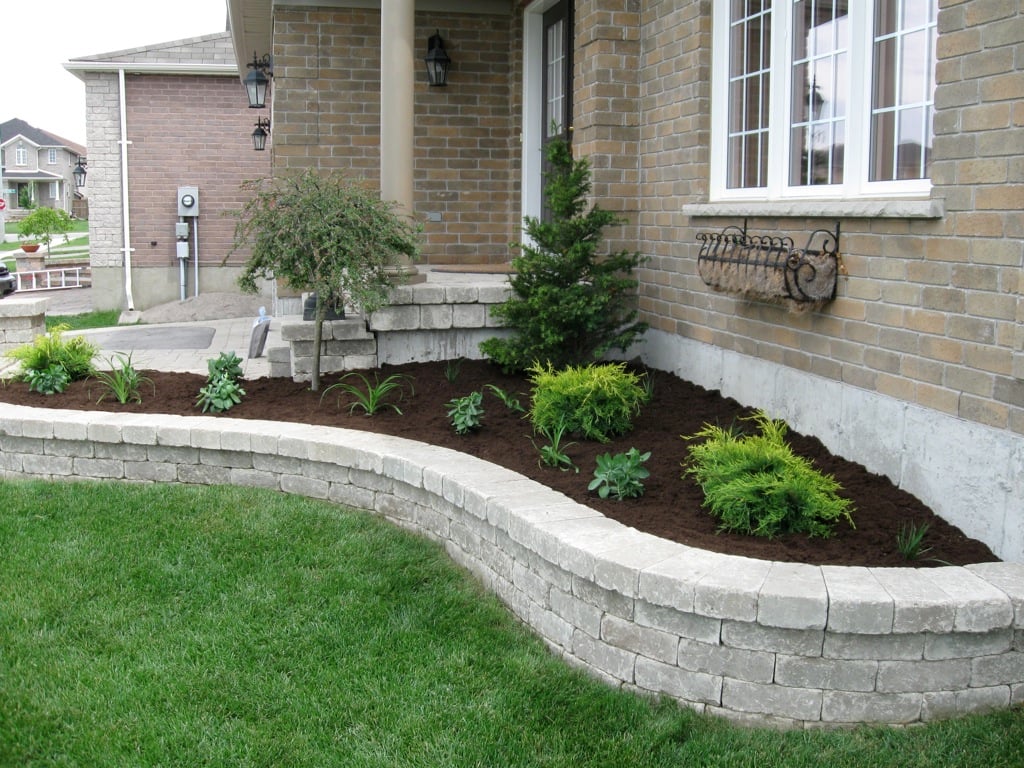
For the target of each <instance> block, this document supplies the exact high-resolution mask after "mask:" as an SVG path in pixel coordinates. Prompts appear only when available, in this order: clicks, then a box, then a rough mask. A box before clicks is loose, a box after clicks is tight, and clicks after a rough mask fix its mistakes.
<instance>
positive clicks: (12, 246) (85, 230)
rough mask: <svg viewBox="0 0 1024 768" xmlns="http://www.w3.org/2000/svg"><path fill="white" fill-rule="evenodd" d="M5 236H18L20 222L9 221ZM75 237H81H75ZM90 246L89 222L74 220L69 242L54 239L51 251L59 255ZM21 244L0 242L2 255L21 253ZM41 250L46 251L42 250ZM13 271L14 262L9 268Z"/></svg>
mask: <svg viewBox="0 0 1024 768" xmlns="http://www.w3.org/2000/svg"><path fill="white" fill-rule="evenodd" d="M4 231H5V234H8V235H16V234H18V222H16V221H8V222H7V223H6V225H5V226H4ZM75 235H81V236H80V237H75ZM88 245H89V222H88V221H87V220H85V219H74V220H73V221H72V226H71V231H70V232H69V233H68V241H67V242H64V239H63V238H62V237H61V236H57V237H55V238H54V240H53V242H52V243H51V244H50V249H51V251H52V252H53V253H54V254H55V255H59V252H60V251H61V250H63V249H65V248H83V247H86V246H88ZM20 250H21V243H20V242H18V241H15V242H13V243H8V242H0V253H9V252H11V251H20ZM40 250H46V249H45V248H41V249H40ZM9 268H10V269H11V270H12V271H13V269H14V266H13V261H12V264H11V266H10V267H9Z"/></svg>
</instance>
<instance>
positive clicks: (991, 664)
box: [970, 651, 1024, 688]
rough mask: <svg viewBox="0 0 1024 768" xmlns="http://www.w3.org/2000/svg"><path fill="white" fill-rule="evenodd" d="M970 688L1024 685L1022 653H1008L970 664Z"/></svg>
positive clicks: (983, 657)
mask: <svg viewBox="0 0 1024 768" xmlns="http://www.w3.org/2000/svg"><path fill="white" fill-rule="evenodd" d="M970 663H971V687H972V688H978V687H982V686H992V685H1020V684H1021V683H1024V653H1021V652H1020V651H1008V652H1006V653H1000V654H998V655H996V656H982V657H981V658H977V659H973V660H972V661H971V662H970Z"/></svg>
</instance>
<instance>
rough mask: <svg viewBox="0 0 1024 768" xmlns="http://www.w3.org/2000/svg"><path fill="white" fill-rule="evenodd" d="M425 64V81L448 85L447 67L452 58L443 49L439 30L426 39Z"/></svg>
mask: <svg viewBox="0 0 1024 768" xmlns="http://www.w3.org/2000/svg"><path fill="white" fill-rule="evenodd" d="M423 63H424V64H426V65H427V82H428V83H430V84H431V85H448V67H449V66H450V65H451V63H452V60H451V59H450V58H449V57H448V54H447V53H446V52H445V50H444V40H442V39H441V31H440V30H438V31H437V33H435V34H433V35H431V36H430V39H429V40H427V55H426V57H425V58H424V59H423Z"/></svg>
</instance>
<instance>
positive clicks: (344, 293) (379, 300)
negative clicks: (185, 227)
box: [229, 169, 419, 391]
mask: <svg viewBox="0 0 1024 768" xmlns="http://www.w3.org/2000/svg"><path fill="white" fill-rule="evenodd" d="M243 189H246V190H247V191H248V192H249V193H250V194H251V197H250V199H249V202H248V203H246V205H245V207H244V208H243V209H242V210H241V211H237V212H235V215H236V216H237V218H238V223H237V225H236V227H235V244H234V248H233V249H232V253H233V252H234V251H236V250H238V249H239V248H241V247H243V246H246V245H249V246H251V248H252V255H251V257H250V258H249V261H248V262H246V264H245V268H244V269H243V271H242V274H241V276H240V277H239V278H238V283H239V285H240V286H241V288H242V290H245V291H249V292H252V293H255V292H256V290H257V283H256V281H257V280H258V279H272V278H282V279H284V280H285V281H287V282H288V284H290V285H291V286H292V287H293V288H297V289H299V290H309V291H314V292H315V293H316V313H315V320H314V322H315V324H316V325H315V331H314V334H313V344H314V346H313V349H314V350H316V354H314V355H313V371H312V376H311V378H312V382H311V388H312V389H313V390H314V391H316V390H318V389H319V388H320V346H321V340H322V338H323V322H324V317H325V316H326V314H327V308H328V307H341V308H344V307H345V306H346V305H355V306H358V307H359V309H361V310H362V311H363V312H372V311H373V310H375V309H377V308H379V307H380V306H382V305H383V304H384V303H385V302H386V301H387V294H388V288H389V287H390V285H391V274H390V273H389V272H388V270H387V268H388V267H389V266H391V265H392V264H394V260H395V257H397V256H398V255H399V254H405V255H406V256H409V257H411V258H413V257H415V256H416V255H417V253H418V252H419V234H418V233H419V229H418V228H417V227H416V226H415V225H414V224H412V223H411V222H410V221H408V220H407V219H405V218H403V217H402V216H400V215H398V214H397V213H396V212H395V210H394V207H395V204H394V203H389V202H385V201H383V200H381V199H380V198H379V197H378V196H377V195H376V194H375V193H373V192H371V191H370V190H369V189H367V188H366V187H364V186H360V185H359V184H355V183H352V182H350V181H348V180H347V179H345V177H344V176H342V175H341V174H338V173H330V174H320V173H318V172H317V171H316V170H313V169H307V170H306V171H303V172H302V173H299V174H293V175H289V176H281V177H277V178H273V179H260V180H257V181H250V182H246V183H245V184H243ZM229 255H230V254H229Z"/></svg>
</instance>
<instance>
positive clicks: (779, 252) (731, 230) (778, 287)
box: [697, 220, 841, 306]
mask: <svg viewBox="0 0 1024 768" xmlns="http://www.w3.org/2000/svg"><path fill="white" fill-rule="evenodd" d="M697 239H698V240H699V241H700V243H701V246H700V253H699V254H698V256H697V271H698V272H699V273H700V277H701V279H702V280H703V281H704V283H705V284H706V285H709V286H711V287H712V288H715V289H716V290H719V291H724V292H726V293H734V294H740V295H742V296H746V297H748V298H754V299H763V300H768V301H780V300H781V301H785V302H790V301H792V302H797V303H798V304H799V305H805V306H809V305H811V304H818V305H821V304H823V303H825V302H827V301H831V300H832V299H834V298H835V295H836V282H837V279H838V274H839V272H840V268H841V265H840V260H839V222H836V228H835V231H829V230H827V229H816V230H814V231H813V232H812V233H811V234H810V235H809V236H808V237H807V241H806V244H805V245H804V247H803V248H796V247H794V244H793V238H792V237H789V236H788V235H781V236H776V235H752V234H750V233H748V232H747V222H746V220H744V221H743V227H742V228H740V227H736V226H728V227H725V228H724V229H723V230H722V231H721V232H700V233H698V234H697Z"/></svg>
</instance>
